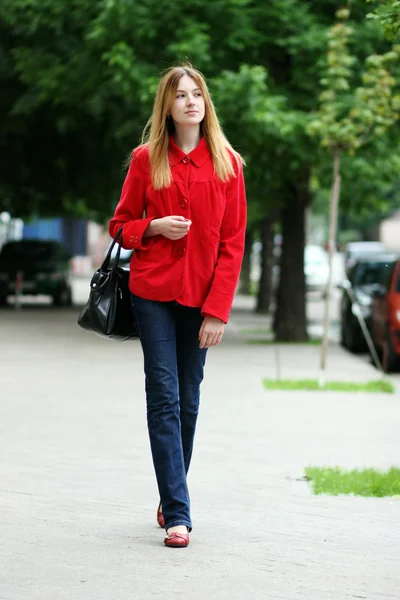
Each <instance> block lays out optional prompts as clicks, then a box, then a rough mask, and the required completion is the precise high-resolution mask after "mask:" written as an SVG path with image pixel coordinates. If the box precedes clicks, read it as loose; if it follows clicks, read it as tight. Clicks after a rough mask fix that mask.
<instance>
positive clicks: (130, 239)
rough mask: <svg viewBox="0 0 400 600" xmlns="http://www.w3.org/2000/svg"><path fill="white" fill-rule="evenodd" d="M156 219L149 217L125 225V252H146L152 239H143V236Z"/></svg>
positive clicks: (123, 231)
mask: <svg viewBox="0 0 400 600" xmlns="http://www.w3.org/2000/svg"><path fill="white" fill-rule="evenodd" d="M154 219H155V217H147V218H145V219H137V220H135V221H128V222H127V223H125V225H124V228H123V230H122V246H123V248H125V250H146V249H147V248H148V247H149V240H150V239H151V238H143V234H144V232H145V231H146V229H147V227H148V226H149V223H151V221H153V220H154Z"/></svg>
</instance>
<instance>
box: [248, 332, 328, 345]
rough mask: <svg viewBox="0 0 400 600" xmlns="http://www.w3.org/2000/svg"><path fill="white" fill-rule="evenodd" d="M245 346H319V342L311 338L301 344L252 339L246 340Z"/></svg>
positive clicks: (271, 339) (269, 339) (270, 339)
mask: <svg viewBox="0 0 400 600" xmlns="http://www.w3.org/2000/svg"><path fill="white" fill-rule="evenodd" d="M248 333H250V332H248ZM246 344H260V345H263V346H272V345H274V346H320V344H321V340H320V339H317V338H311V339H310V340H305V341H301V342H298V341H293V342H277V341H275V340H274V339H273V338H253V339H249V340H246Z"/></svg>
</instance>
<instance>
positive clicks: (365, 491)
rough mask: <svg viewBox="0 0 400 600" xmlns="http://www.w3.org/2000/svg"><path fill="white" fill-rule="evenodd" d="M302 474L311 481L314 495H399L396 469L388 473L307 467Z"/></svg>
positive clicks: (399, 473)
mask: <svg viewBox="0 0 400 600" xmlns="http://www.w3.org/2000/svg"><path fill="white" fill-rule="evenodd" d="M304 472H305V474H306V478H307V479H309V480H311V485H312V488H313V492H314V494H329V495H331V496H338V495H339V494H353V495H354V496H375V497H378V498H383V497H387V496H389V497H390V496H399V495H400V469H398V468H396V467H392V468H391V469H389V470H388V471H377V470H375V469H353V470H351V471H344V470H342V469H340V468H339V467H331V468H328V467H327V468H321V467H307V468H306V469H304Z"/></svg>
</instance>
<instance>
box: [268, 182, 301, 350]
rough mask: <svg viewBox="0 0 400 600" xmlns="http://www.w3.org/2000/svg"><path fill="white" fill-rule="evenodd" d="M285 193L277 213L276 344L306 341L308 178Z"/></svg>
mask: <svg viewBox="0 0 400 600" xmlns="http://www.w3.org/2000/svg"><path fill="white" fill-rule="evenodd" d="M289 193H290V194H291V197H288V199H287V201H286V204H285V206H284V207H283V209H282V212H281V223H282V255H281V259H280V278H279V286H278V294H277V300H276V311H275V319H274V332H275V339H276V340H277V341H305V340H307V338H308V336H307V319H306V286H305V277H304V240H305V214H306V208H307V206H308V204H309V192H308V177H307V179H305V180H304V182H303V184H302V183H301V182H299V184H298V186H296V188H294V189H293V188H292V189H291V191H290V192H289Z"/></svg>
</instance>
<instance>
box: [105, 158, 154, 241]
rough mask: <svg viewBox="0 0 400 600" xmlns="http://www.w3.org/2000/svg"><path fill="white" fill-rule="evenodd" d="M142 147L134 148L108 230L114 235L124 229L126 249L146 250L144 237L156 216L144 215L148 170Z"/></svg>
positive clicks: (123, 238)
mask: <svg viewBox="0 0 400 600" xmlns="http://www.w3.org/2000/svg"><path fill="white" fill-rule="evenodd" d="M143 154H144V152H143V151H142V152H141V148H139V149H136V150H134V152H133V154H132V160H131V164H130V166H129V170H128V173H127V175H126V178H125V181H124V184H123V186H122V193H121V198H120V200H119V202H118V204H117V208H116V209H115V213H114V216H113V218H112V219H111V221H110V223H109V226H108V231H109V234H110V236H111V237H114V236H115V235H116V233H117V231H118V229H119V228H120V227H121V226H123V230H122V247H123V248H125V249H126V250H131V249H134V250H146V248H147V247H148V246H149V244H148V239H147V238H143V234H144V232H145V231H146V229H147V227H148V225H149V223H150V221H152V220H153V219H154V217H144V212H145V194H146V177H147V176H146V170H145V168H144V165H143Z"/></svg>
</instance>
